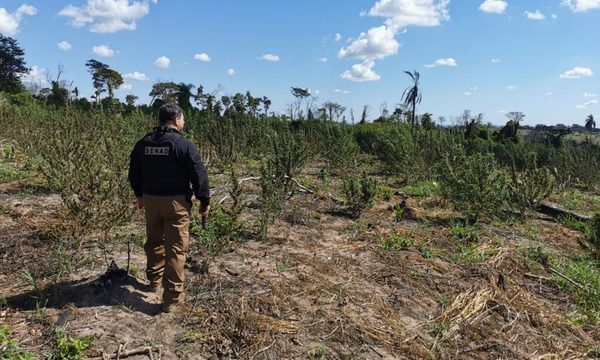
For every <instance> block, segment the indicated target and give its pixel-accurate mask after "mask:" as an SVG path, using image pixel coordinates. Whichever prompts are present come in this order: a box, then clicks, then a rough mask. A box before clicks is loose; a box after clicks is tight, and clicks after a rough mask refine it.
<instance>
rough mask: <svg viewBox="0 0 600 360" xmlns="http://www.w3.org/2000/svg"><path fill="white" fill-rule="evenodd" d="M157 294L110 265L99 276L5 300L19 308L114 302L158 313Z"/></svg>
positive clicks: (66, 282) (83, 305)
mask: <svg viewBox="0 0 600 360" xmlns="http://www.w3.org/2000/svg"><path fill="white" fill-rule="evenodd" d="M156 296H157V295H156V294H155V293H153V292H152V291H151V290H150V289H149V286H148V285H145V284H142V283H141V282H139V281H138V279H136V278H135V277H133V276H131V275H129V274H127V272H126V271H125V270H123V269H118V268H117V269H116V271H114V269H113V271H111V268H110V267H109V270H108V271H107V272H106V273H104V274H103V275H101V276H99V277H89V278H84V279H81V280H76V281H65V282H61V283H55V284H52V285H49V286H47V287H45V288H43V289H34V290H31V291H29V292H26V293H23V294H19V295H15V296H12V297H9V298H7V299H6V300H7V303H8V305H9V306H10V307H12V308H14V309H19V310H36V309H41V308H54V309H62V308H63V307H64V306H65V305H67V304H72V305H73V306H75V307H77V308H85V307H95V306H106V305H114V306H123V307H125V308H127V309H129V310H130V311H139V312H141V313H144V314H146V315H156V314H158V313H159V312H160V306H161V305H160V304H157V303H155V302H152V298H153V297H156Z"/></svg>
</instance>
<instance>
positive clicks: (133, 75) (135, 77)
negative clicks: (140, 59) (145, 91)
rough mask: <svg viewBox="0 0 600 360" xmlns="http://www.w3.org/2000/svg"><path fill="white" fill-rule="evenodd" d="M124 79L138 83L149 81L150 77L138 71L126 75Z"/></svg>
mask: <svg viewBox="0 0 600 360" xmlns="http://www.w3.org/2000/svg"><path fill="white" fill-rule="evenodd" d="M123 78H125V79H131V80H137V81H148V77H147V76H146V74H144V73H141V72H138V71H134V72H132V73H127V74H124V75H123Z"/></svg>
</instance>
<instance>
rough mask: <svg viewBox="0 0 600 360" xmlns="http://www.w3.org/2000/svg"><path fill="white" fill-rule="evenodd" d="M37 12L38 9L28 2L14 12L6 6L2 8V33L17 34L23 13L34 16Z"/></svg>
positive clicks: (0, 18) (0, 22) (0, 15)
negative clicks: (9, 10)
mask: <svg viewBox="0 0 600 360" xmlns="http://www.w3.org/2000/svg"><path fill="white" fill-rule="evenodd" d="M35 14H37V9H36V8H35V7H33V6H31V5H26V4H23V5H21V6H19V8H18V9H17V11H15V12H14V13H12V14H11V13H9V12H8V11H7V10H6V9H5V8H0V34H2V35H5V36H15V35H17V33H18V32H19V26H20V25H21V20H23V15H30V16H33V15H35Z"/></svg>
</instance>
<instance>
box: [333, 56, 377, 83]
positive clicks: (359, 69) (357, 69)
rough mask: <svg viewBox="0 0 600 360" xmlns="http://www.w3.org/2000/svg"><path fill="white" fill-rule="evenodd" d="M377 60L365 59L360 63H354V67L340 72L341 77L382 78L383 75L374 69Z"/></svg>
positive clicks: (363, 79)
mask: <svg viewBox="0 0 600 360" xmlns="http://www.w3.org/2000/svg"><path fill="white" fill-rule="evenodd" d="M374 66H375V61H373V60H365V61H363V62H362V63H360V64H354V65H352V69H350V70H346V71H344V72H343V73H342V74H340V77H341V78H342V79H344V80H350V81H357V82H362V81H376V80H379V79H381V76H379V74H377V73H376V72H375V71H373V67H374Z"/></svg>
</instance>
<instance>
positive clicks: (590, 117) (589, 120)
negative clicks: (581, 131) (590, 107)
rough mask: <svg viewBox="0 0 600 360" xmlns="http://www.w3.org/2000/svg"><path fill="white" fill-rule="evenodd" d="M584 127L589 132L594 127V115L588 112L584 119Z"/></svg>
mask: <svg viewBox="0 0 600 360" xmlns="http://www.w3.org/2000/svg"><path fill="white" fill-rule="evenodd" d="M585 128H586V129H587V131H590V132H591V131H592V130H594V129H595V128H596V122H595V121H594V115H592V114H590V115H588V117H587V118H586V119H585Z"/></svg>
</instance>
